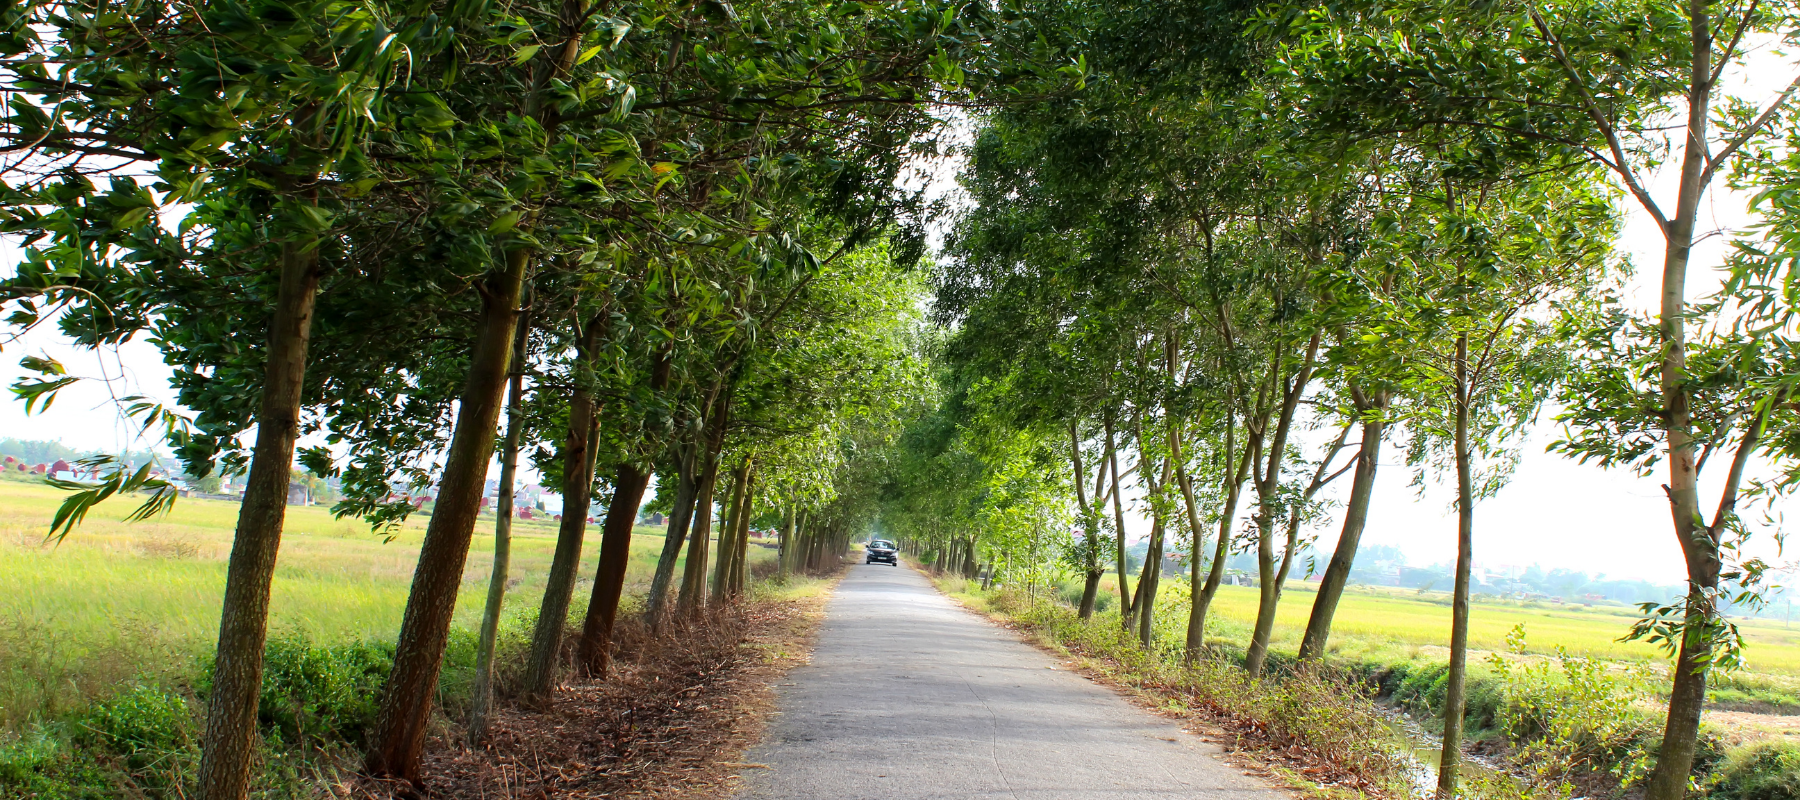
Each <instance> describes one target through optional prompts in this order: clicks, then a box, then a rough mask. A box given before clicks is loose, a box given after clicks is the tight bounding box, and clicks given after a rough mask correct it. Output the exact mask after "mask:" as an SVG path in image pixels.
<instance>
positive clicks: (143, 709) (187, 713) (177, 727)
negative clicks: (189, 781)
mask: <svg viewBox="0 0 1800 800" xmlns="http://www.w3.org/2000/svg"><path fill="white" fill-rule="evenodd" d="M198 727H199V726H198V725H197V724H196V720H195V717H194V712H193V709H191V708H190V707H189V706H188V701H187V698H185V697H182V696H181V695H179V694H175V693H172V692H168V691H165V690H162V689H156V688H152V687H149V686H141V685H140V686H135V687H132V688H131V689H129V690H127V691H125V692H123V693H121V694H119V695H116V696H114V697H113V698H111V699H109V700H107V701H105V702H102V703H98V704H96V705H95V706H94V707H93V708H91V709H89V710H88V711H87V713H85V714H82V715H81V716H80V717H78V718H76V720H75V725H74V739H75V742H76V743H77V744H81V745H86V746H89V747H94V748H98V749H101V750H104V751H107V752H110V753H112V754H114V755H117V756H119V757H120V758H122V759H123V760H124V767H125V772H126V773H127V774H128V775H129V776H130V778H131V779H132V780H133V781H134V782H136V783H138V784H141V785H142V786H143V787H144V788H147V789H151V790H159V789H160V790H174V789H177V788H178V787H180V786H181V785H182V783H183V781H184V779H185V777H186V776H189V775H192V774H193V772H194V767H195V765H196V764H197V763H198V762H199V760H200V747H199V743H198V741H197V737H196V733H197V731H198Z"/></svg>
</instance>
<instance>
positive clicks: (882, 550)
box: [863, 539, 900, 567]
mask: <svg viewBox="0 0 1800 800" xmlns="http://www.w3.org/2000/svg"><path fill="white" fill-rule="evenodd" d="M864 550H866V551H867V553H868V556H867V557H866V560H864V561H863V563H864V564H874V563H878V562H879V563H882V564H889V565H892V566H896V567H898V566H900V548H898V547H895V546H894V543H893V542H890V541H888V540H886V539H870V540H869V543H868V545H866V546H865V547H864Z"/></svg>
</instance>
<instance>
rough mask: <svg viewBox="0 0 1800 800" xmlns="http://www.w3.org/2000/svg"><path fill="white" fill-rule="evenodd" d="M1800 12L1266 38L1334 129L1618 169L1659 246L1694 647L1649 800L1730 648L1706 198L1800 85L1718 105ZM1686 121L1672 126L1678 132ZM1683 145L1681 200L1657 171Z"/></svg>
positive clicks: (1487, 11) (1412, 25)
mask: <svg viewBox="0 0 1800 800" xmlns="http://www.w3.org/2000/svg"><path fill="white" fill-rule="evenodd" d="M1793 13H1794V12H1793V10H1792V9H1791V8H1790V7H1788V6H1785V5H1769V4H1762V3H1756V2H1750V3H1743V4H1738V5H1732V6H1725V5H1722V4H1718V3H1713V2H1708V0H1688V1H1687V2H1684V3H1681V4H1678V5H1672V6H1638V5H1626V6H1620V5H1615V4H1605V3H1578V4H1573V5H1562V6H1556V7H1550V6H1545V5H1541V4H1538V3H1534V2H1510V3H1500V4H1492V5H1478V6H1469V5H1464V4H1444V3H1438V2H1435V1H1428V2H1422V3H1408V4H1405V5H1403V6H1398V7H1396V6H1393V5H1383V6H1380V7H1375V6H1372V5H1367V4H1344V5H1337V6H1332V7H1321V8H1308V7H1303V6H1301V5H1299V4H1296V5H1291V6H1285V7H1275V8H1272V9H1270V11H1269V12H1268V14H1267V15H1266V16H1265V17H1264V18H1263V19H1262V20H1261V24H1262V29H1263V30H1265V31H1267V32H1269V33H1271V34H1274V35H1275V36H1278V37H1282V38H1284V39H1286V40H1287V41H1288V42H1290V43H1291V44H1289V45H1285V46H1283V48H1282V49H1281V50H1280V52H1279V54H1278V55H1277V56H1276V57H1275V64H1276V65H1277V66H1276V69H1277V71H1278V72H1279V73H1281V74H1282V75H1284V76H1288V77H1291V78H1293V79H1295V85H1296V87H1297V90H1296V91H1295V93H1294V94H1293V97H1294V98H1295V99H1296V100H1298V101H1299V103H1300V104H1301V107H1302V112H1303V113H1304V114H1305V115H1306V116H1307V117H1309V118H1310V119H1312V120H1315V121H1317V122H1318V123H1320V124H1323V125H1329V126H1334V127H1340V128H1349V129H1352V130H1358V131H1364V132H1368V133H1371V134H1377V135H1399V136H1405V135H1409V134H1411V133H1414V132H1421V131H1429V130H1431V129H1435V128H1440V127H1443V126H1457V127H1468V128H1473V129H1476V130H1483V131H1488V132H1490V133H1492V134H1494V138H1493V139H1492V143H1493V145H1494V146H1496V147H1498V148H1500V149H1505V150H1512V151H1515V152H1517V151H1520V150H1522V149H1532V148H1538V147H1545V148H1548V149H1550V150H1553V151H1554V152H1555V158H1557V159H1558V160H1563V161H1580V162H1585V163H1588V164H1591V165H1594V166H1596V167H1598V168H1600V169H1602V170H1605V171H1606V172H1607V173H1609V174H1610V175H1611V177H1612V179H1613V180H1614V181H1616V182H1617V184H1618V185H1619V186H1620V187H1621V188H1622V189H1623V190H1624V191H1625V192H1626V193H1628V194H1629V195H1630V196H1631V198H1632V199H1633V200H1634V201H1635V202H1636V204H1637V205H1638V206H1639V207H1640V208H1641V209H1642V210H1643V211H1644V213H1645V214H1647V215H1648V216H1649V217H1650V218H1651V219H1652V220H1654V221H1655V223H1656V225H1657V227H1658V229H1659V230H1660V232H1661V233H1662V235H1663V239H1664V245H1665V247H1664V255H1663V260H1662V268H1661V271H1660V276H1661V287H1662V290H1661V293H1660V298H1661V300H1660V304H1659V309H1658V314H1657V338H1658V343H1659V344H1658V352H1659V353H1660V355H1659V359H1660V361H1659V363H1658V365H1657V370H1658V373H1659V375H1660V377H1659V387H1658V395H1659V399H1660V401H1661V402H1660V403H1659V404H1658V405H1656V406H1650V407H1643V408H1641V409H1640V416H1642V417H1643V418H1644V419H1645V420H1646V421H1647V422H1648V423H1650V424H1654V425H1655V427H1656V429H1658V430H1660V431H1661V439H1662V442H1661V449H1662V451H1663V456H1662V458H1663V460H1666V462H1667V467H1668V475H1669V478H1668V485H1669V511H1670V517H1671V521H1672V523H1673V525H1672V528H1673V533H1674V538H1675V541H1676V544H1677V545H1678V546H1679V547H1680V548H1681V552H1682V554H1683V557H1684V559H1685V561H1686V563H1687V567H1688V591H1687V593H1686V596H1685V597H1684V598H1683V599H1681V600H1680V601H1678V602H1677V603H1676V604H1675V607H1676V611H1675V612H1674V613H1675V615H1676V619H1678V621H1673V622H1671V624H1674V625H1675V626H1676V629H1677V632H1678V634H1679V636H1678V638H1679V639H1680V641H1681V647H1680V651H1679V653H1678V656H1677V658H1678V662H1679V663H1678V666H1677V669H1676V672H1675V675H1676V678H1675V687H1674V689H1673V691H1672V694H1671V695H1670V700H1669V715H1668V719H1667V723H1666V726H1665V730H1664V734H1663V739H1662V745H1661V750H1660V752H1659V755H1658V758H1657V764H1656V769H1655V772H1654V773H1653V774H1652V777H1651V780H1650V787H1649V793H1648V797H1649V798H1650V800H1678V798H1680V797H1681V796H1682V795H1683V794H1685V792H1686V791H1687V788H1688V783H1689V776H1690V775H1691V774H1692V768H1693V763H1694V754H1695V752H1696V747H1697V742H1698V732H1699V724H1700V710H1701V707H1702V706H1703V705H1704V702H1705V696H1706V680H1707V678H1706V676H1707V672H1708V670H1709V668H1710V665H1711V664H1712V662H1713V657H1712V653H1713V651H1714V649H1715V647H1718V646H1720V644H1721V643H1720V642H1719V641H1718V640H1717V639H1716V634H1718V633H1720V632H1721V631H1722V630H1723V628H1722V627H1721V625H1720V624H1719V620H1720V616H1719V613H1720V612H1719V607H1718V599H1719V593H1720V578H1721V569H1720V564H1721V561H1720V548H1721V545H1722V542H1721V539H1720V538H1718V537H1717V536H1715V535H1713V533H1712V532H1710V531H1709V530H1708V529H1707V528H1708V526H1707V524H1706V522H1705V518H1704V517H1703V516H1702V514H1701V508H1700V500H1699V486H1698V469H1697V466H1698V458H1699V450H1700V447H1699V442H1700V440H1699V439H1698V438H1697V436H1696V434H1697V431H1696V428H1695V421H1694V418H1693V401H1694V398H1693V394H1694V392H1695V391H1696V390H1697V389H1696V381H1695V376H1693V375H1691V374H1690V373H1689V370H1688V366H1687V361H1688V355H1687V350H1688V348H1689V338H1690V336H1689V333H1688V331H1689V324H1690V320H1691V318H1692V311H1693V309H1692V308H1691V307H1690V300H1689V297H1690V296H1689V291H1688V278H1689V266H1690V254H1691V252H1692V250H1693V246H1694V244H1695V242H1696V241H1697V237H1698V236H1699V235H1700V233H1699V231H1697V224H1698V219H1699V210H1700V202H1701V200H1702V198H1703V197H1704V196H1705V194H1706V191H1707V189H1708V188H1709V187H1710V186H1711V185H1712V183H1713V180H1714V179H1715V178H1716V177H1717V176H1718V175H1719V174H1721V172H1728V171H1729V169H1730V168H1731V165H1732V163H1733V162H1734V160H1735V159H1736V158H1737V157H1738V156H1739V155H1740V154H1741V153H1743V152H1745V151H1746V149H1747V148H1748V149H1751V150H1754V149H1756V147H1757V146H1758V143H1759V142H1761V141H1764V140H1766V139H1769V138H1770V137H1774V138H1777V139H1778V138H1781V136H1783V135H1785V134H1784V132H1785V131H1786V130H1787V129H1788V127H1789V125H1790V123H1789V115H1788V114H1787V113H1786V109H1787V106H1788V104H1789V101H1790V99H1791V98H1792V97H1793V95H1794V93H1795V92H1796V91H1797V90H1800V81H1797V82H1795V83H1790V84H1788V85H1787V87H1786V88H1784V89H1782V90H1781V91H1780V92H1779V93H1777V94H1775V95H1774V96H1773V97H1767V98H1758V99H1757V100H1756V101H1754V102H1753V101H1747V100H1744V99H1739V98H1730V97H1718V96H1716V91H1717V89H1718V86H1719V81H1720V77H1721V76H1722V75H1724V74H1725V73H1726V72H1727V71H1728V70H1730V69H1732V68H1734V67H1739V68H1741V67H1742V66H1744V65H1745V64H1746V63H1747V59H1748V58H1749V55H1748V49H1749V45H1750V43H1752V42H1755V41H1758V40H1761V39H1765V38H1767V39H1777V38H1782V39H1783V40H1784V41H1785V38H1784V37H1787V36H1789V35H1790V32H1791V31H1792V30H1793V29H1794V26H1793ZM1671 120H1673V122H1674V124H1673V125H1672V126H1671V125H1670V121H1671ZM1677 149H1679V151H1680V153H1681V155H1680V158H1679V161H1678V163H1679V172H1678V183H1677V187H1676V192H1675V197H1674V198H1673V200H1672V202H1670V201H1668V199H1667V198H1665V199H1663V200H1659V199H1657V198H1656V197H1655V196H1654V195H1653V193H1652V192H1651V191H1650V188H1649V183H1648V182H1647V180H1646V176H1647V173H1648V172H1649V171H1650V170H1652V169H1653V168H1654V167H1655V166H1656V165H1657V164H1659V163H1661V161H1662V159H1663V157H1664V154H1665V153H1668V152H1673V151H1674V150H1677Z"/></svg>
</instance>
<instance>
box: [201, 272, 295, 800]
mask: <svg viewBox="0 0 1800 800" xmlns="http://www.w3.org/2000/svg"><path fill="white" fill-rule="evenodd" d="M318 292H319V253H318V250H316V249H305V248H302V247H301V246H300V245H299V244H297V243H293V242H283V243H282V245H281V284H280V287H279V288H278V289H277V290H276V296H275V312H274V316H273V318H272V319H271V320H270V323H269V355H268V360H267V361H266V362H264V364H263V390H262V403H261V408H259V409H258V411H257V415H256V446H255V450H254V451H253V453H254V454H253V455H252V458H251V462H250V477H249V480H248V481H247V484H246V486H245V488H244V499H243V504H242V505H241V506H239V508H238V524H237V533H236V535H235V536H234V538H233V540H232V545H231V560H230V561H229V562H228V563H227V565H226V568H225V598H224V609H223V611H222V613H221V614H220V617H219V646H218V650H217V656H216V658H215V661H214V667H213V689H212V694H211V695H210V696H209V697H208V698H207V709H206V734H205V738H203V739H202V740H201V748H200V749H201V756H200V775H199V784H198V788H199V790H200V796H201V797H202V798H204V800H242V799H243V798H245V797H248V796H249V792H250V766H251V763H252V761H253V760H254V759H255V750H256V742H257V737H256V707H257V701H258V700H259V699H261V697H262V673H263V647H264V645H265V644H266V642H267V639H268V632H269V587H270V584H271V583H272V582H273V581H274V579H275V560H276V554H277V551H279V550H280V547H281V531H282V527H283V524H284V523H285V521H286V519H287V495H288V483H289V481H290V479H291V478H292V477H293V463H294V441H295V440H296V439H298V438H299V436H300V399H301V397H300V396H301V391H302V389H303V388H304V382H305V377H306V348H307V344H308V342H309V341H310V340H311V337H312V321H313V308H314V304H315V301H316V300H317V298H318Z"/></svg>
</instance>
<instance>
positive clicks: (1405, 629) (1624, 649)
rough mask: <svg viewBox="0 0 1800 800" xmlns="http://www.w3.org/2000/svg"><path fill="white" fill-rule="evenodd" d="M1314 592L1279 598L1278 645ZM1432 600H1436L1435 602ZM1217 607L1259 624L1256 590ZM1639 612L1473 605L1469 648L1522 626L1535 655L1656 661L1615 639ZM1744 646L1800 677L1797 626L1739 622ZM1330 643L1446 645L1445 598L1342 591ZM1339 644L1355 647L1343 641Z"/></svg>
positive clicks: (1294, 628)
mask: <svg viewBox="0 0 1800 800" xmlns="http://www.w3.org/2000/svg"><path fill="white" fill-rule="evenodd" d="M1314 597H1315V594H1314V593H1313V592H1312V591H1311V587H1310V586H1298V585H1297V586H1292V587H1290V588H1289V589H1288V590H1287V591H1285V592H1283V593H1282V598H1281V607H1280V610H1278V611H1277V612H1276V616H1275V620H1276V632H1275V640H1276V642H1278V643H1280V646H1282V647H1284V648H1297V647H1299V643H1300V634H1301V633H1302V632H1304V631H1305V629H1306V619H1307V616H1308V615H1309V614H1311V613H1312V604H1313V598H1314ZM1434 600H1435V601H1436V602H1433V601H1434ZM1214 604H1215V605H1214V608H1217V609H1218V613H1219V614H1220V615H1222V616H1224V617H1225V618H1226V619H1229V620H1232V621H1234V622H1239V623H1242V624H1243V625H1245V626H1249V625H1250V624H1252V623H1253V622H1255V620H1256V589H1254V588H1252V587H1248V586H1221V587H1219V594H1218V597H1217V599H1215V600H1214ZM1636 611H1637V610H1636V609H1634V608H1623V607H1617V606H1613V607H1607V606H1595V607H1592V608H1587V607H1583V606H1579V605H1566V606H1555V605H1550V604H1521V603H1510V602H1508V603H1497V602H1477V603H1475V604H1474V605H1473V606H1472V607H1471V608H1470V609H1469V645H1470V647H1473V648H1476V649H1481V650H1497V649H1504V648H1505V646H1506V634H1507V632H1508V631H1511V630H1512V628H1513V626H1514V625H1516V624H1519V623H1524V624H1525V631H1526V639H1527V642H1528V643H1529V645H1530V649H1531V651H1532V652H1540V653H1547V652H1550V651H1552V650H1553V649H1554V648H1555V647H1556V646H1558V645H1560V646H1562V647H1564V648H1567V649H1568V651H1569V652H1571V653H1574V654H1577V655H1587V656H1594V657H1597V658H1607V659H1614V660H1624V661H1633V660H1639V661H1659V660H1661V659H1662V658H1663V656H1662V651H1661V650H1659V649H1657V648H1656V647H1653V646H1651V645H1648V644H1644V643H1642V642H1620V641H1618V639H1619V637H1620V636H1623V635H1625V633H1626V631H1628V630H1630V628H1631V623H1632V622H1633V621H1634V620H1636V619H1637V614H1636ZM1738 626H1739V628H1740V629H1741V630H1742V631H1743V632H1744V637H1745V639H1746V640H1747V642H1748V644H1749V648H1748V649H1747V650H1746V651H1745V652H1746V655H1747V656H1748V658H1749V661H1750V666H1751V669H1753V670H1755V671H1758V672H1777V673H1788V674H1795V675H1800V627H1796V628H1784V627H1783V626H1782V624H1781V623H1780V622H1770V621H1766V620H1757V621H1755V622H1745V621H1743V620H1739V621H1738ZM1332 636H1333V640H1334V642H1336V641H1339V640H1341V639H1346V638H1348V639H1362V640H1376V641H1387V642H1392V643H1396V644H1407V645H1423V646H1428V645H1440V646H1441V645H1444V644H1446V643H1447V642H1449V641H1450V600H1449V595H1448V594H1445V593H1443V592H1433V593H1427V594H1426V595H1424V596H1421V595H1419V594H1418V592H1417V591H1415V590H1411V589H1392V590H1390V589H1386V588H1378V587H1353V588H1352V590H1351V591H1350V592H1347V593H1345V595H1344V599H1343V600H1342V601H1341V602H1340V603H1339V605H1338V611H1337V615H1336V617H1335V618H1334V619H1333V620H1332ZM1342 646H1344V647H1354V646H1355V643H1352V642H1343V643H1342Z"/></svg>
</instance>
